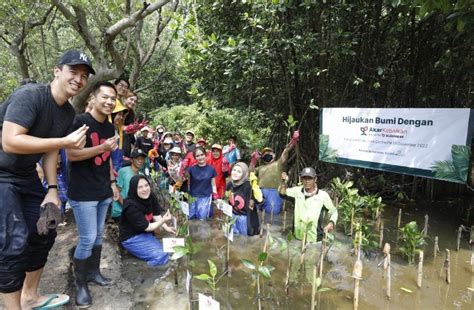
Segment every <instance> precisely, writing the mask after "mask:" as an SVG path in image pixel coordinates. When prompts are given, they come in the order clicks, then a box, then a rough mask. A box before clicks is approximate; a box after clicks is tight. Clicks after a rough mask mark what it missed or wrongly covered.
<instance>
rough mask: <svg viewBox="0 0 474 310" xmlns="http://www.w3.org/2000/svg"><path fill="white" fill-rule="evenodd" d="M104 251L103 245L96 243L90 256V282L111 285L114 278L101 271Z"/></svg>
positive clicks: (88, 278)
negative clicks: (101, 256) (101, 259)
mask: <svg viewBox="0 0 474 310" xmlns="http://www.w3.org/2000/svg"><path fill="white" fill-rule="evenodd" d="M101 253H102V246H101V245H96V246H94V247H93V248H92V255H91V257H89V258H88V260H89V269H88V276H87V281H88V282H94V283H96V284H98V285H100V286H110V285H111V284H112V280H111V279H108V278H106V277H104V276H103V275H102V274H101V273H100V255H101Z"/></svg>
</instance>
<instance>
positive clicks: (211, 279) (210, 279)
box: [194, 259, 219, 299]
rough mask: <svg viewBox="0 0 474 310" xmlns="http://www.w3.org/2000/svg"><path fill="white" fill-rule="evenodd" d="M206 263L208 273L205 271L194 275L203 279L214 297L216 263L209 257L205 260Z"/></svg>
mask: <svg viewBox="0 0 474 310" xmlns="http://www.w3.org/2000/svg"><path fill="white" fill-rule="evenodd" d="M207 263H208V264H209V274H207V273H201V274H200V275H197V276H194V277H195V278H196V279H198V280H201V281H205V282H206V283H207V285H208V286H209V288H210V289H211V290H212V296H213V298H214V299H215V298H216V290H218V289H217V288H216V285H217V282H218V281H219V280H217V281H216V275H217V267H216V264H214V262H213V261H212V260H210V259H208V260H207Z"/></svg>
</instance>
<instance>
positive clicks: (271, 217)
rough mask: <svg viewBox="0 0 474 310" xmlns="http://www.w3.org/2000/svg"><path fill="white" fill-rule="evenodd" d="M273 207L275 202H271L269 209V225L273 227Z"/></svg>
mask: <svg viewBox="0 0 474 310" xmlns="http://www.w3.org/2000/svg"><path fill="white" fill-rule="evenodd" d="M274 207H275V202H274V201H272V208H271V212H270V225H273V209H274Z"/></svg>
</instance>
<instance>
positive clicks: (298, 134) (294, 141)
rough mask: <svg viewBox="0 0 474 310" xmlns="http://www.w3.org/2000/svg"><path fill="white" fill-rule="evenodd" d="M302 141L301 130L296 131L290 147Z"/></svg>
mask: <svg viewBox="0 0 474 310" xmlns="http://www.w3.org/2000/svg"><path fill="white" fill-rule="evenodd" d="M299 139H300V131H299V130H295V132H293V136H292V137H291V141H290V143H289V144H288V145H289V146H295V145H296V143H298V140H299Z"/></svg>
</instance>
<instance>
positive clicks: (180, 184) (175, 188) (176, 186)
mask: <svg viewBox="0 0 474 310" xmlns="http://www.w3.org/2000/svg"><path fill="white" fill-rule="evenodd" d="M181 186H183V182H182V181H177V182H176V183H174V185H173V192H177V191H179V189H180V188H181Z"/></svg>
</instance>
